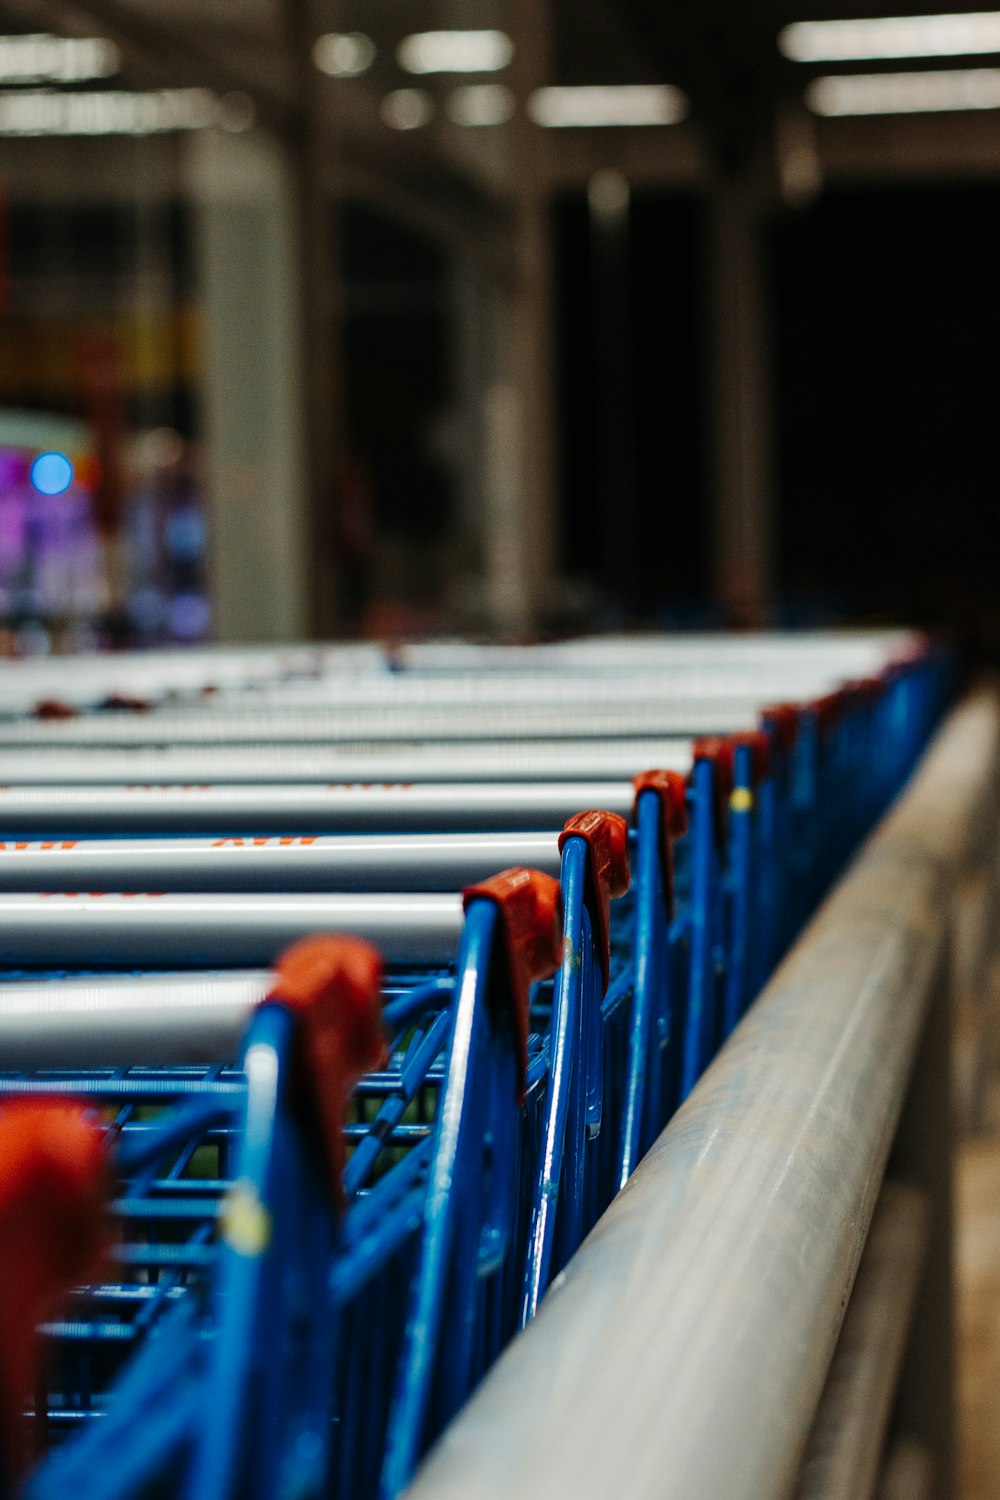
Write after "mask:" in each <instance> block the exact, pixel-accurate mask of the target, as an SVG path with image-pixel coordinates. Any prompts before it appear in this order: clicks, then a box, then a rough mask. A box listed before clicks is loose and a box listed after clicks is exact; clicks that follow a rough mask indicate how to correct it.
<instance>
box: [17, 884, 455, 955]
mask: <svg viewBox="0 0 1000 1500" xmlns="http://www.w3.org/2000/svg"><path fill="white" fill-rule="evenodd" d="M461 930H462V899H461V897H460V896H457V895H456V896H450V895H426V894H418V895H400V894H398V893H396V894H388V895H379V896H361V895H357V894H355V893H351V894H348V895H335V896H329V895H321V896H317V895H288V894H282V895H266V896H230V895H223V896H216V895H211V896H208V895H194V896H187V895H184V896H181V895H158V894H156V893H139V894H135V895H110V894H109V895H90V894H87V895H73V894H71V893H69V892H58V891H54V892H52V893H51V894H45V895H30V896H25V895H16V896H0V963H3V964H9V965H12V966H15V967H19V966H22V965H23V966H28V965H30V966H32V967H34V968H46V969H52V968H59V967H61V966H66V965H68V966H72V967H84V966H88V965H107V966H109V967H119V968H120V967H122V966H123V965H125V966H131V965H135V964H148V965H151V966H154V967H162V968H173V967H178V966H180V967H184V966H187V967H194V968H199V967H205V966H207V965H211V964H239V965H248V964H259V963H269V962H270V960H271V959H272V958H273V957H274V955H275V953H279V952H280V951H281V949H282V948H284V947H286V946H287V945H288V944H289V943H292V942H294V941H295V940H296V939H297V938H300V937H306V936H308V935H309V934H310V933H313V932H342V933H353V934H354V935H355V936H357V937H363V938H367V940H368V941H369V942H371V943H374V944H375V946H376V947H377V948H378V949H379V951H380V952H381V954H382V956H383V958H385V959H386V960H387V961H388V962H389V963H397V962H398V963H402V962H406V963H409V962H414V963H421V964H424V963H431V964H446V963H449V962H450V961H451V960H452V959H453V958H454V956H455V950H456V948H457V946H458V939H459V935H460V933H461Z"/></svg>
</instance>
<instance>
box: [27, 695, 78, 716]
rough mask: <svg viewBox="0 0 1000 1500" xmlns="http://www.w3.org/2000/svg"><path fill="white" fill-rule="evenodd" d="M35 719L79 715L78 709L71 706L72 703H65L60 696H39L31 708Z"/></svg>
mask: <svg viewBox="0 0 1000 1500" xmlns="http://www.w3.org/2000/svg"><path fill="white" fill-rule="evenodd" d="M31 713H32V717H33V718H35V719H77V718H79V717H80V711H79V709H76V708H74V707H73V705H72V703H66V702H64V701H63V699H62V698H39V700H38V702H37V703H36V704H35V706H34V708H33V709H32V710H31Z"/></svg>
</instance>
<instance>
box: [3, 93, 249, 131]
mask: <svg viewBox="0 0 1000 1500" xmlns="http://www.w3.org/2000/svg"><path fill="white" fill-rule="evenodd" d="M218 113H219V112H218V106H217V104H216V100H215V97H214V95H212V94H211V93H210V92H209V91H208V89H159V90H157V91H155V92H152V93H142V94H136V93H126V92H124V91H123V90H121V91H120V90H118V89H108V90H104V91H102V92H100V93H94V92H89V93H83V92H80V93H72V94H60V93H55V92H52V91H50V90H48V89H16V90H11V91H9V92H6V91H5V92H3V93H0V135H36V136H40V135H154V134H159V133H162V132H163V131H169V130H203V129H205V128H206V127H207V126H209V125H214V124H216V122H217V119H218Z"/></svg>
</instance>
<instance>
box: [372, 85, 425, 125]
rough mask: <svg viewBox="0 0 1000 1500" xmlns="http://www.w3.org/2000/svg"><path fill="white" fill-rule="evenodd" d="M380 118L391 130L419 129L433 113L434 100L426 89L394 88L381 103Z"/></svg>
mask: <svg viewBox="0 0 1000 1500" xmlns="http://www.w3.org/2000/svg"><path fill="white" fill-rule="evenodd" d="M380 108H381V115H382V119H383V120H384V121H385V123H386V124H387V125H388V126H389V127H390V128H391V129H392V130H419V129H420V127H421V126H422V125H427V124H428V123H429V122H430V120H431V119H432V118H433V115H434V100H433V99H432V98H431V96H430V94H429V93H428V92H427V90H426V89H394V90H393V92H392V93H391V94H386V96H385V98H384V99H383V100H382V104H381V107H380Z"/></svg>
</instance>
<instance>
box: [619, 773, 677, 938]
mask: <svg viewBox="0 0 1000 1500" xmlns="http://www.w3.org/2000/svg"><path fill="white" fill-rule="evenodd" d="M632 787H633V789H634V792H635V801H634V802H633V804H632V822H633V824H634V825H635V827H636V828H638V826H639V799H640V797H641V796H642V794H643V792H654V793H655V794H656V796H657V797H658V798H659V802H660V868H661V870H662V871H663V894H664V896H665V897H666V902H667V911H668V913H669V914H670V915H671V916H673V911H674V842H675V840H677V839H682V838H683V837H684V835H685V834H686V833H687V830H688V805H687V781H686V778H685V777H684V776H683V775H682V773H681V772H680V771H640V772H639V775H638V776H633V778H632Z"/></svg>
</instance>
